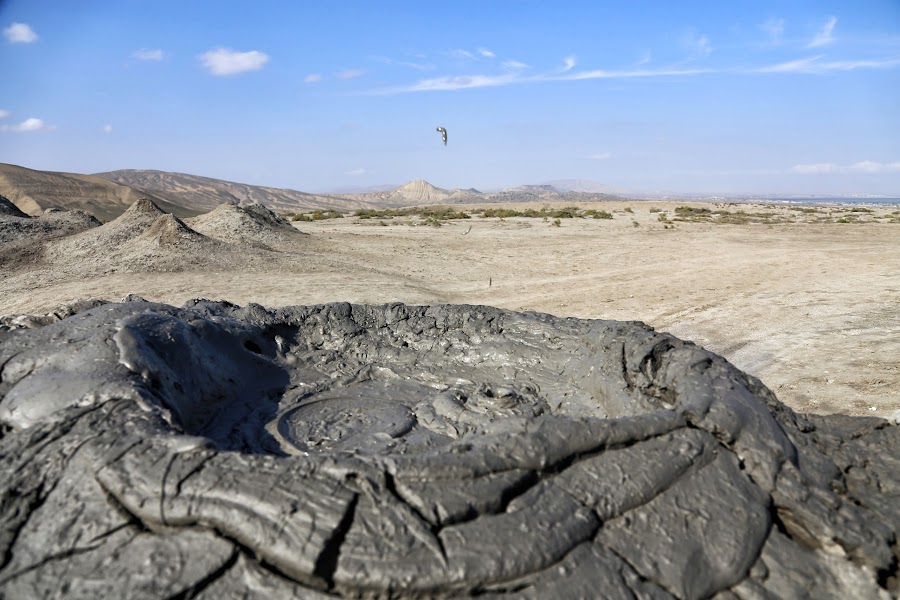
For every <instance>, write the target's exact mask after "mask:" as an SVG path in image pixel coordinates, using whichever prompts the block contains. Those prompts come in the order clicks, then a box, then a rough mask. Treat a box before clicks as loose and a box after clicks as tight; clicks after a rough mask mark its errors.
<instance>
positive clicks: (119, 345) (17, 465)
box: [0, 300, 900, 599]
mask: <svg viewBox="0 0 900 600" xmlns="http://www.w3.org/2000/svg"><path fill="white" fill-rule="evenodd" d="M72 312H74V313H75V314H72V315H71V316H66V317H65V318H62V319H61V320H59V321H55V322H49V321H46V320H45V321H41V320H34V319H32V320H28V319H18V320H15V319H14V320H11V321H8V323H9V324H8V325H7V328H8V331H5V332H0V428H2V429H0V473H2V474H3V477H2V478H0V481H2V482H3V483H0V595H4V596H6V597H11V598H12V597H66V598H71V597H102V596H105V597H123V598H125V597H159V598H168V597H200V598H217V599H220V598H239V597H247V596H266V597H279V598H281V597H297V598H310V597H322V598H325V597H366V598H371V597H385V598H387V597H391V598H406V597H409V598H417V597H472V596H487V597H505V596H509V597H532V598H552V597H558V598H574V597H597V596H598V595H600V596H603V597H609V598H635V597H637V598H672V597H674V598H708V597H717V598H760V597H816V598H829V597H833V598H846V597H855V598H890V597H892V595H896V594H897V591H898V587H897V585H898V583H897V531H898V529H900V502H898V500H900V476H898V473H900V468H898V467H900V464H898V462H900V461H898V459H897V456H900V432H898V427H897V426H896V425H891V424H889V423H887V422H885V421H882V420H880V419H874V418H852V417H805V416H802V415H797V414H795V413H793V412H792V411H791V410H790V409H789V408H787V407H785V406H784V405H783V404H781V403H780V402H779V401H778V400H777V399H776V398H775V397H774V395H773V394H772V393H771V392H770V391H769V390H767V389H766V388H765V387H764V386H763V385H762V384H761V383H760V382H759V381H758V380H756V379H754V378H752V377H749V376H747V375H745V374H743V373H741V372H740V371H738V370H736V369H735V368H734V367H732V366H731V365H730V364H729V363H727V362H726V361H725V360H724V359H722V358H720V357H718V356H716V355H714V354H712V353H709V352H707V351H705V350H703V349H701V348H699V347H697V346H694V345H692V344H690V343H687V342H683V341H681V340H678V339H677V338H674V337H673V336H670V335H667V334H662V333H658V332H655V331H653V330H652V329H650V328H649V327H646V326H645V325H643V324H640V323H622V322H613V321H591V320H579V319H560V318H555V317H551V316H549V315H543V314H536V313H515V312H511V311H503V310H499V309H493V308H488V307H477V306H451V305H442V306H407V305H401V304H392V305H384V306H365V305H350V304H328V305H320V306H297V307H289V308H282V309H277V310H266V309H264V308H263V307H261V306H258V305H249V306H247V307H244V308H241V307H238V306H235V305H231V304H228V303H221V302H219V303H214V302H209V301H203V300H197V301H191V302H189V303H187V304H186V305H185V306H183V307H182V308H175V307H172V306H168V305H163V304H155V303H149V302H144V301H141V300H135V301H132V302H125V303H120V304H100V305H96V304H93V305H88V304H86V305H85V308H84V309H83V310H80V311H77V310H76V311H72ZM61 316H65V315H64V314H61Z"/></svg>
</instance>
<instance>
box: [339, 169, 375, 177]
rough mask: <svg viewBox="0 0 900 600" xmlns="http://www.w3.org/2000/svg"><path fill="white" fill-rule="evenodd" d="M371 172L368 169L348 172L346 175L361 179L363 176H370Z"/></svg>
mask: <svg viewBox="0 0 900 600" xmlns="http://www.w3.org/2000/svg"><path fill="white" fill-rule="evenodd" d="M368 173H369V171H368V170H366V169H353V170H351V171H347V172H346V173H344V175H350V176H351V177H361V176H363V175H368Z"/></svg>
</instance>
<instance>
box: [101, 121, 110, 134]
mask: <svg viewBox="0 0 900 600" xmlns="http://www.w3.org/2000/svg"><path fill="white" fill-rule="evenodd" d="M100 130H101V131H102V132H103V133H112V132H113V126H112V125H110V124H109V123H107V124H106V125H104V126H103V127H101V128H100Z"/></svg>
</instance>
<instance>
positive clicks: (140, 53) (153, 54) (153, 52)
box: [131, 48, 166, 61]
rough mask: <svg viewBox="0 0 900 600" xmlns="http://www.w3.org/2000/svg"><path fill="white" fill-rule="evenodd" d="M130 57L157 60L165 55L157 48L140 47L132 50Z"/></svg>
mask: <svg viewBox="0 0 900 600" xmlns="http://www.w3.org/2000/svg"><path fill="white" fill-rule="evenodd" d="M131 57H132V58H136V59H138V60H148V61H158V60H162V59H164V58H165V57H166V55H165V53H164V52H163V51H162V50H160V49H159V48H141V49H140V50H135V51H134V52H132V53H131Z"/></svg>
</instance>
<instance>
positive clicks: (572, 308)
mask: <svg viewBox="0 0 900 600" xmlns="http://www.w3.org/2000/svg"><path fill="white" fill-rule="evenodd" d="M564 208H568V209H570V210H569V212H572V211H574V212H575V213H576V214H581V215H583V216H580V217H577V216H576V217H571V218H569V215H567V214H566V213H565V211H563V213H559V214H561V218H558V219H557V217H555V216H554V214H553V213H554V211H559V210H562V209H564ZM485 209H488V210H490V211H494V212H493V213H490V212H489V213H487V214H494V215H500V216H489V217H486V216H484V215H485V214H486V213H484V212H483V211H484V210H485ZM527 209H532V210H537V211H543V214H544V216H537V217H535V216H532V217H522V216H503V215H510V214H513V213H512V212H511V211H519V212H521V211H525V210H527ZM592 210H593V211H595V212H594V213H593V214H592V213H589V212H587V211H592ZM452 211H454V212H459V211H463V212H465V213H467V214H468V215H470V218H465V219H448V218H443V217H442V216H441V214H440V213H439V212H438V213H435V214H434V215H432V216H431V217H430V218H429V217H428V216H427V215H424V214H421V213H419V214H409V215H406V216H397V215H396V214H393V215H392V214H391V213H390V212H380V213H377V212H374V213H371V214H369V215H363V217H366V218H360V217H359V216H352V215H351V214H347V215H346V216H344V217H343V218H330V219H321V220H312V221H305V220H297V221H294V222H292V225H293V227H294V228H295V229H296V230H298V231H299V232H301V233H303V234H308V235H297V236H296V238H295V239H285V238H284V236H280V237H277V236H276V237H273V238H272V240H269V242H270V243H268V244H264V243H261V242H260V243H256V244H253V243H248V242H247V240H245V239H236V238H230V237H229V234H228V233H227V232H226V231H225V230H221V232H222V235H219V236H218V238H219V239H218V240H214V239H212V238H214V237H216V229H215V228H214V227H213V228H211V229H209V230H208V231H207V230H204V233H206V236H210V237H209V243H208V244H207V243H205V242H203V241H202V240H200V241H198V240H195V239H193V238H190V240H188V241H189V242H190V243H188V242H184V241H183V240H186V239H188V238H187V237H185V236H186V234H185V233H184V232H183V231H180V230H178V228H177V227H174V225H173V224H172V223H170V224H169V225H172V227H169V230H167V231H168V233H165V234H164V235H158V234H157V235H155V236H154V234H153V232H152V231H151V232H149V233H148V232H146V231H144V232H143V233H141V230H140V229H139V228H137V229H135V228H131V229H128V231H134V233H133V234H132V235H134V236H135V239H136V240H138V241H140V244H137V243H136V244H135V245H134V247H133V248H132V249H131V250H129V251H126V250H127V249H128V248H130V246H129V243H130V242H129V240H127V239H125V240H123V239H120V238H117V241H116V242H115V243H116V246H115V247H113V246H111V245H110V241H109V239H110V238H108V236H107V237H103V236H98V235H97V233H96V232H97V231H99V229H93V230H88V231H85V232H82V233H80V234H76V235H75V236H67V237H65V238H59V239H57V240H51V241H47V242H45V247H44V248H43V249H41V250H36V251H32V252H30V255H33V256H35V257H37V258H35V259H34V260H33V261H31V262H26V261H21V260H16V261H12V263H9V264H7V265H2V264H0V315H3V314H5V315H10V314H43V313H47V312H49V311H51V310H53V309H54V308H55V307H57V306H59V305H62V304H65V303H69V302H74V301H78V300H82V299H88V298H101V299H106V300H119V299H121V298H123V297H124V296H126V295H127V294H136V295H139V296H141V297H144V298H146V299H148V300H154V301H160V302H166V303H170V304H176V305H178V304H181V303H183V302H185V301H186V300H189V299H191V298H197V297H204V298H210V299H223V300H229V301H231V302H235V303H237V304H247V303H251V302H253V303H258V304H261V305H263V306H266V307H277V306H286V305H296V304H320V303H325V302H334V301H346V302H355V303H369V304H381V303H386V302H405V303H410V304H436V303H464V304H484V305H490V306H496V307H500V308H508V309H514V310H520V311H539V312H546V313H551V314H554V315H557V316H563V317H579V318H591V319H615V320H626V321H632V320H633V321H643V322H645V323H647V324H649V325H651V326H653V327H654V328H656V329H658V330H660V331H667V332H670V333H672V334H674V335H676V336H678V337H680V338H682V339H686V340H691V341H693V342H695V343H697V344H699V345H701V346H703V347H705V348H707V349H709V350H712V351H713V352H716V353H718V354H721V355H723V356H724V357H725V358H727V359H728V360H729V361H730V362H732V363H733V364H734V365H735V366H737V367H738V368H740V369H742V370H744V371H746V372H748V373H750V374H752V375H755V376H757V377H759V378H760V379H761V380H762V381H763V383H765V384H766V385H767V386H768V387H769V388H771V389H772V390H773V391H774V392H775V393H776V394H777V395H778V397H779V398H780V399H781V400H782V401H784V402H785V403H786V404H788V405H789V406H791V407H792V408H794V409H795V410H799V411H802V412H814V413H835V412H838V413H844V414H850V415H874V416H883V417H889V416H893V417H897V416H900V309H898V307H900V211H898V209H897V207H896V206H870V207H868V208H865V207H853V206H805V207H804V206H797V205H785V204H779V205H753V204H728V205H725V204H713V203H699V202H671V201H627V202H626V201H623V202H603V203H590V204H577V205H571V204H566V205H561V204H560V205H556V204H542V205H536V204H535V203H529V204H503V205H499V204H491V205H489V206H488V205H483V206H475V205H454V206H453V207H452ZM498 211H499V212H498ZM504 211H506V212H504ZM599 211H605V212H606V213H608V216H607V215H604V214H602V213H600V215H599V216H600V217H601V218H594V217H596V216H597V214H598V212H599ZM127 214H128V213H126V215H127ZM124 216H125V215H123V217H124ZM151 216H152V215H151ZM445 216H446V213H445V214H444V217H445ZM610 217H611V218H610ZM151 220H152V219H151ZM191 221H192V220H191V219H189V220H188V225H190V224H191ZM114 223H115V222H113V223H110V224H108V225H104V227H108V226H110V225H113V224H114ZM157 229H159V226H157ZM123 231H124V230H123ZM188 237H190V236H188ZM200 237H201V238H204V239H205V236H200ZM179 240H182V241H179ZM263 241H266V240H265V239H263ZM222 242H224V244H223V243H222ZM117 253H118V254H117ZM117 256H121V257H124V258H122V260H118V259H116V257H117ZM8 258H9V255H7V259H8ZM3 260H4V259H3V258H2V257H0V263H2V261H3ZM13 263H14V264H13Z"/></svg>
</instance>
